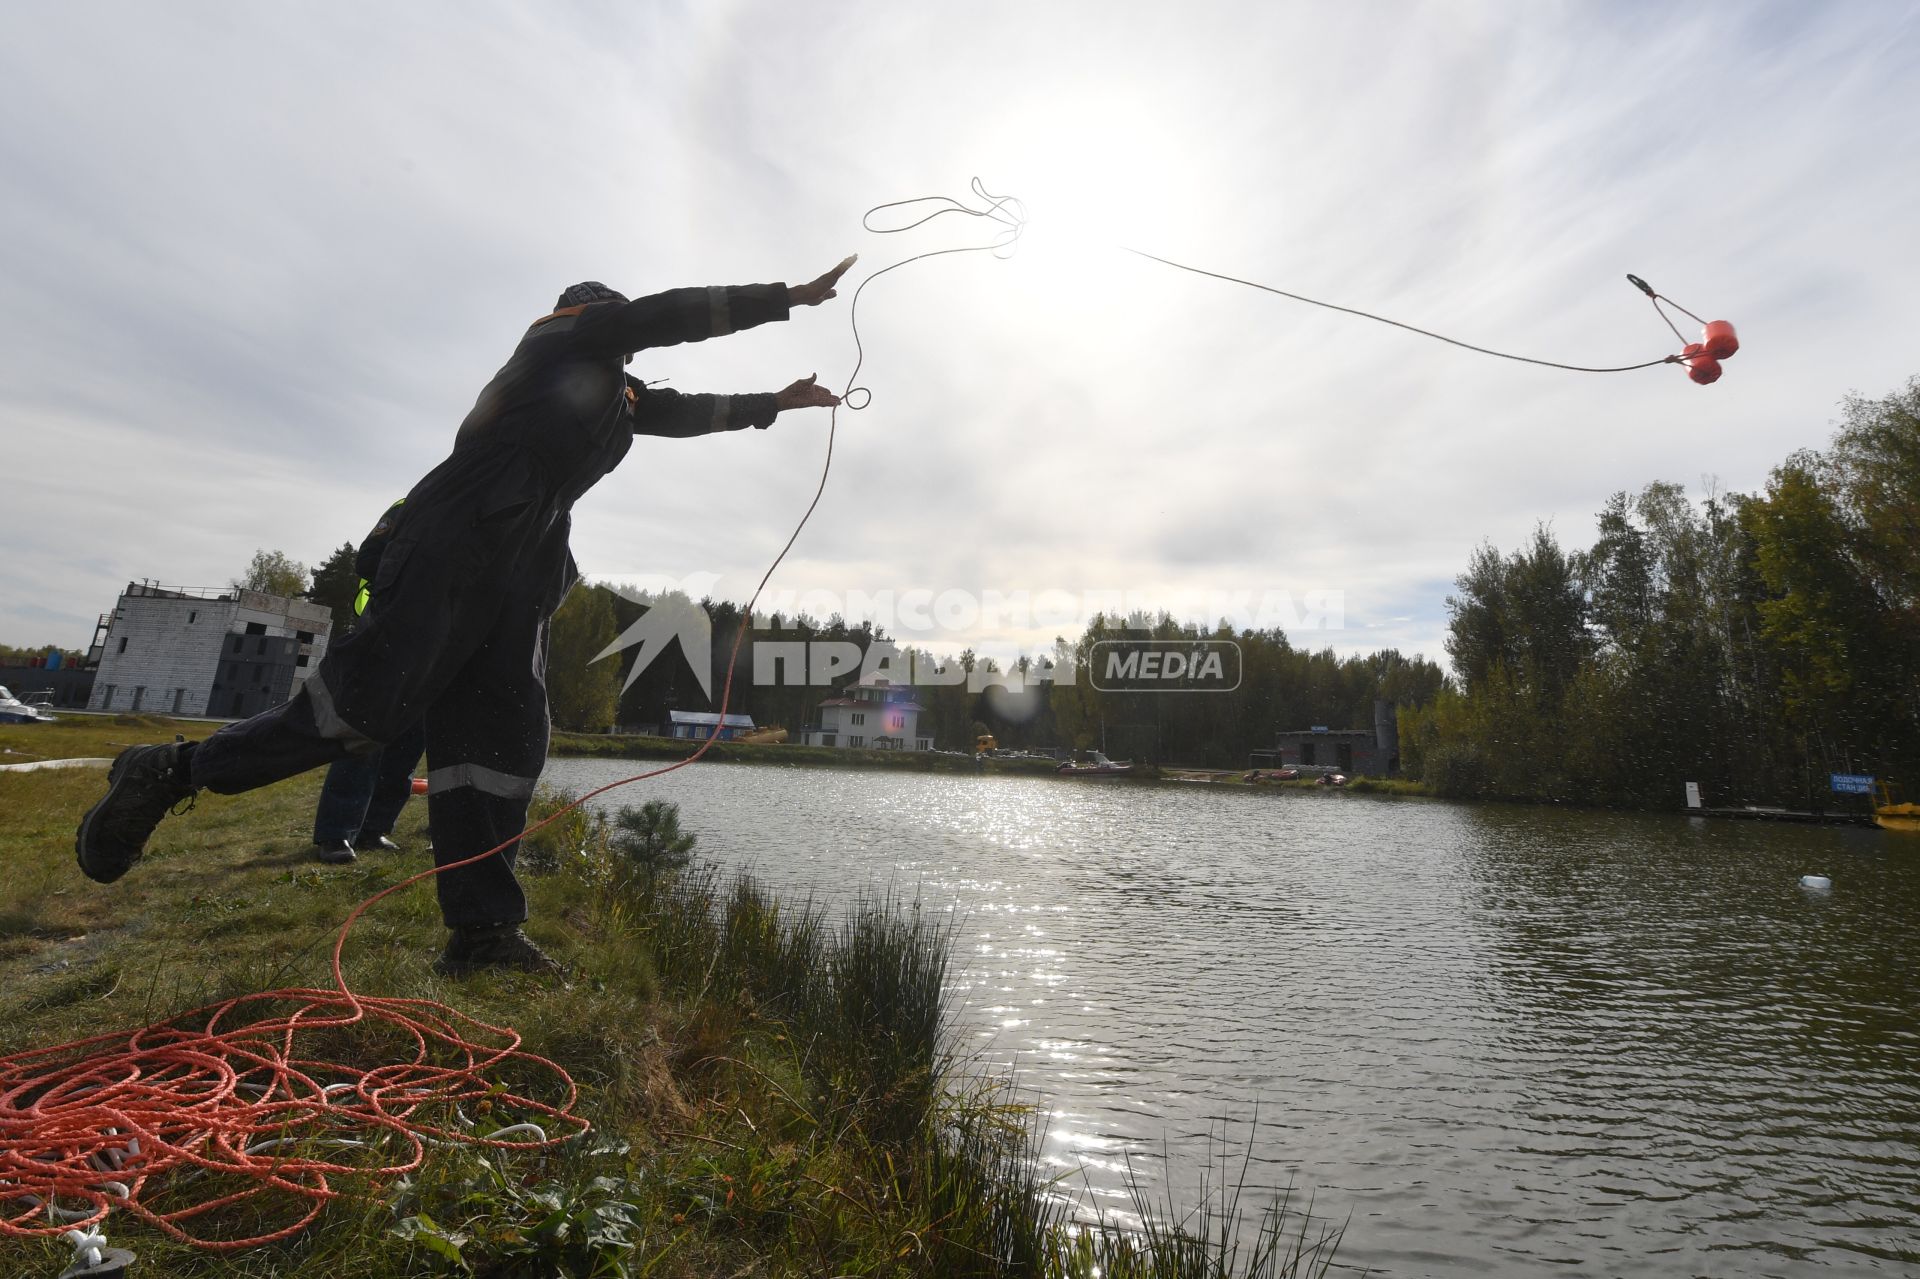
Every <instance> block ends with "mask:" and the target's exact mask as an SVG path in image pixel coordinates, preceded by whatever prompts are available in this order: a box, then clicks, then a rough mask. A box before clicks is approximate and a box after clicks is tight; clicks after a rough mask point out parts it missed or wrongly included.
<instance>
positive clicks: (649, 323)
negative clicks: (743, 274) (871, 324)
mask: <svg viewBox="0 0 1920 1279" xmlns="http://www.w3.org/2000/svg"><path fill="white" fill-rule="evenodd" d="M858 256H859V255H858V254H855V255H854V257H849V258H846V259H845V260H843V261H842V262H841V263H840V264H839V265H838V266H836V267H834V268H833V269H832V270H831V271H828V272H827V273H826V274H825V275H822V276H820V277H819V278H818V279H815V280H810V281H808V282H807V283H806V284H795V285H791V286H789V285H786V284H746V285H736V286H722V285H716V286H714V287H712V288H705V289H668V290H667V291H666V292H665V293H655V294H653V295H652V296H650V297H644V298H635V299H634V300H633V301H631V302H619V303H606V304H602V305H599V306H590V307H588V308H587V309H586V310H585V311H584V312H582V313H581V315H580V318H579V320H578V321H577V322H576V323H575V324H574V326H573V330H574V338H573V340H574V342H575V343H576V344H578V346H580V347H581V348H583V349H584V350H585V351H586V352H587V353H588V354H591V355H631V354H633V353H634V352H635V351H644V350H647V349H648V348H650V347H656V346H677V345H679V344H680V343H682V342H703V341H705V340H706V339H708V338H717V337H725V336H726V335H727V334H729V333H738V332H740V330H742V329H750V328H753V327H755V326H756V325H761V324H765V323H767V322H768V321H771V320H784V319H786V318H787V314H788V312H789V311H790V310H791V309H792V308H793V307H796V306H817V305H819V304H820V303H822V302H825V301H826V300H827V299H828V298H831V297H836V296H838V294H837V292H836V291H835V289H834V285H835V284H837V283H838V282H839V280H840V277H841V276H842V275H843V274H845V273H846V270H847V268H848V267H850V266H852V265H853V263H854V259H855V258H857V257H858Z"/></svg>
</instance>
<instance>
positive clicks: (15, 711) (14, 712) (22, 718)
mask: <svg viewBox="0 0 1920 1279" xmlns="http://www.w3.org/2000/svg"><path fill="white" fill-rule="evenodd" d="M51 699H52V694H51V693H47V694H45V695H42V694H38V693H28V694H27V700H26V701H22V700H20V699H19V698H17V697H15V696H14V695H13V694H12V693H11V692H10V691H8V689H7V688H6V686H5V685H0V724H52V723H56V722H58V720H59V718H60V717H59V716H58V715H55V714H54V713H53V712H52V711H50V710H48V709H47V708H46V702H47V701H50V700H51Z"/></svg>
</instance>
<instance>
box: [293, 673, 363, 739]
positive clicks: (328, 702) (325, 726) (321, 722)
mask: <svg viewBox="0 0 1920 1279" xmlns="http://www.w3.org/2000/svg"><path fill="white" fill-rule="evenodd" d="M300 688H301V691H303V692H304V693H306V695H307V701H308V702H310V703H311V704H312V706H313V723H314V727H316V728H318V729H319V730H320V736H322V737H329V738H332V739H333V740H334V741H337V742H340V743H341V744H342V745H344V746H345V747H346V748H347V749H348V750H350V751H352V752H353V753H354V754H356V755H364V754H368V753H370V752H372V751H376V750H378V749H379V748H380V743H378V742H376V741H374V740H373V739H372V738H371V737H368V736H367V735H366V734H365V733H363V732H361V731H360V730H359V729H357V728H355V727H354V726H353V725H351V724H349V723H347V721H346V720H345V718H343V717H342V716H341V714H340V712H339V711H338V710H336V709H335V708H334V705H333V693H332V691H331V690H329V689H328V688H327V682H326V680H325V679H324V678H323V677H322V674H321V672H319V671H315V672H314V673H313V674H311V675H309V676H307V678H306V681H305V682H304V683H303V684H301V686H300Z"/></svg>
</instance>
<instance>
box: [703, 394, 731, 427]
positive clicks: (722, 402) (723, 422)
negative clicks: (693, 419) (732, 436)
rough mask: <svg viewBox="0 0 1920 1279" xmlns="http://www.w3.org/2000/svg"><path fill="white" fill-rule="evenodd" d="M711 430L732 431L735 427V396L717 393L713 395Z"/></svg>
mask: <svg viewBox="0 0 1920 1279" xmlns="http://www.w3.org/2000/svg"><path fill="white" fill-rule="evenodd" d="M707 429H708V430H709V431H730V430H732V429H733V397H732V396H731V395H716V396H714V397H713V422H712V424H711V425H709V426H708V427H707Z"/></svg>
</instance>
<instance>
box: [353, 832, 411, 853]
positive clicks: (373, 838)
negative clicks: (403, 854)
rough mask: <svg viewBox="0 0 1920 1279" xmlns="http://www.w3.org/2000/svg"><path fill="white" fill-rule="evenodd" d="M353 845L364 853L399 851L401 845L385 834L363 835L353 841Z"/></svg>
mask: <svg viewBox="0 0 1920 1279" xmlns="http://www.w3.org/2000/svg"><path fill="white" fill-rule="evenodd" d="M353 846H354V847H355V848H357V849H359V850H360V851H361V852H363V853H397V852H399V851H400V845H398V844H396V843H394V842H393V841H392V840H390V839H388V838H387V837H386V836H385V835H362V836H361V837H360V838H358V839H356V840H354V841H353Z"/></svg>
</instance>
